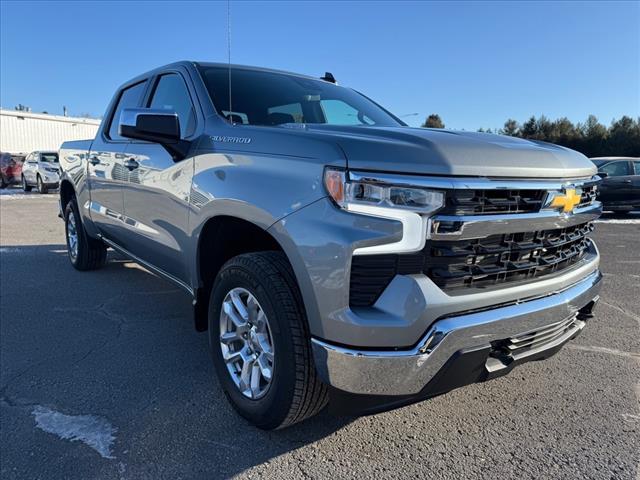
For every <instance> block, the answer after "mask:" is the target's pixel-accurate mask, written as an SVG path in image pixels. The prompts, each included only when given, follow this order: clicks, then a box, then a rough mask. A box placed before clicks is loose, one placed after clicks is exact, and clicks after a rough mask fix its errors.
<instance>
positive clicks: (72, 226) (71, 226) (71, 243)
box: [67, 211, 78, 261]
mask: <svg viewBox="0 0 640 480" xmlns="http://www.w3.org/2000/svg"><path fill="white" fill-rule="evenodd" d="M67 245H68V248H69V256H70V257H71V260H73V261H75V259H76V258H77V257H78V227H77V225H76V217H75V215H74V214H73V211H71V212H69V214H68V216H67Z"/></svg>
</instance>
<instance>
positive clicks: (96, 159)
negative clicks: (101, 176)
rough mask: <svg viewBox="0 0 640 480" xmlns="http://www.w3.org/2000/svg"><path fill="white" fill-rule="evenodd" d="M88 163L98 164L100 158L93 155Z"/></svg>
mask: <svg viewBox="0 0 640 480" xmlns="http://www.w3.org/2000/svg"><path fill="white" fill-rule="evenodd" d="M89 163H90V164H91V165H98V164H99V163H100V159H99V158H98V157H96V156H95V155H94V156H92V157H90V158H89Z"/></svg>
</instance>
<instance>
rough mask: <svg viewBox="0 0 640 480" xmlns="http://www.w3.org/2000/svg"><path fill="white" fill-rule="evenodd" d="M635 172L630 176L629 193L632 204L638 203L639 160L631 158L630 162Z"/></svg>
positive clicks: (639, 192)
mask: <svg viewBox="0 0 640 480" xmlns="http://www.w3.org/2000/svg"><path fill="white" fill-rule="evenodd" d="M631 165H632V166H633V168H634V170H635V172H634V175H633V176H632V177H631V190H630V192H629V195H630V196H631V198H632V199H633V202H634V206H636V207H637V206H639V205H640V160H633V161H632V162H631Z"/></svg>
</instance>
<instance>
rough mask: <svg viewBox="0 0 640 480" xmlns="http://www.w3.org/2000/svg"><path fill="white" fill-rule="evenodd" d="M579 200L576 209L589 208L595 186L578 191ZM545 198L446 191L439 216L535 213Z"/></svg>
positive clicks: (534, 193)
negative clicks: (443, 204)
mask: <svg viewBox="0 0 640 480" xmlns="http://www.w3.org/2000/svg"><path fill="white" fill-rule="evenodd" d="M580 191H581V198H580V204H579V205H578V207H577V208H582V207H586V206H589V205H591V204H592V203H593V202H594V201H595V199H596V192H597V187H596V185H595V184H591V185H584V186H582V188H580ZM546 198H547V190H529V189H522V190H519V189H518V190H513V189H491V190H460V189H455V190H447V191H446V193H445V206H444V208H443V209H442V210H440V211H439V212H438V214H440V215H500V214H512V213H536V212H538V211H540V209H541V208H542V206H543V204H544V202H545V200H546Z"/></svg>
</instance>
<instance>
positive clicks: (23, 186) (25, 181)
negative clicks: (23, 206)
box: [22, 175, 32, 192]
mask: <svg viewBox="0 0 640 480" xmlns="http://www.w3.org/2000/svg"><path fill="white" fill-rule="evenodd" d="M31 188H32V187H31V186H29V185H28V184H27V179H26V178H24V175H23V176H22V190H24V191H25V192H30V191H31Z"/></svg>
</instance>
